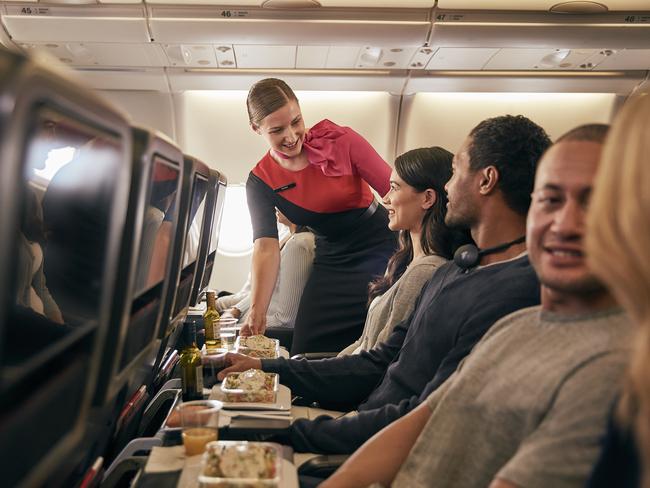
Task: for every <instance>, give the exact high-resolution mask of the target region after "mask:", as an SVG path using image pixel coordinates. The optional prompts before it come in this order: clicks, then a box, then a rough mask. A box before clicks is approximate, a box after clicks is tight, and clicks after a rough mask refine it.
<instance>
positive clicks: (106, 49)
mask: <svg viewBox="0 0 650 488" xmlns="http://www.w3.org/2000/svg"><path fill="white" fill-rule="evenodd" d="M21 47H23V48H25V49H28V50H38V51H46V52H47V53H48V54H50V55H52V56H54V57H56V58H58V59H59V60H60V61H61V62H62V63H64V64H69V65H72V66H128V67H133V66H144V67H163V66H167V65H168V61H167V57H166V56H165V53H164V51H163V49H162V47H160V46H158V45H156V44H126V43H101V42H97V43H94V42H48V43H32V44H21Z"/></svg>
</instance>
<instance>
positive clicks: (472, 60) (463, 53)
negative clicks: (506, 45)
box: [426, 47, 499, 70]
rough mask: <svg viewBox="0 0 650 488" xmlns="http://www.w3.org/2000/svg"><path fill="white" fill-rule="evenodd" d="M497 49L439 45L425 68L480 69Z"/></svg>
mask: <svg viewBox="0 0 650 488" xmlns="http://www.w3.org/2000/svg"><path fill="white" fill-rule="evenodd" d="M497 52H499V49H495V48H463V47H441V48H440V49H438V50H437V51H436V53H435V54H434V55H433V57H432V58H431V60H430V61H429V63H428V64H427V66H426V69H431V70H439V69H453V70H466V69H472V70H474V69H481V68H483V66H485V64H486V63H487V62H488V61H489V60H490V58H492V56H494V55H495V54H496V53H497Z"/></svg>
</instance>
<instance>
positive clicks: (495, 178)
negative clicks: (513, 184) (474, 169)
mask: <svg viewBox="0 0 650 488" xmlns="http://www.w3.org/2000/svg"><path fill="white" fill-rule="evenodd" d="M498 182H499V170H498V169H497V168H496V166H487V167H485V168H483V169H482V170H481V180H480V185H479V191H480V192H481V195H489V194H490V193H492V192H493V191H494V190H495V189H496V187H497V183H498Z"/></svg>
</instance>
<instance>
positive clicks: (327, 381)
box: [220, 115, 550, 453]
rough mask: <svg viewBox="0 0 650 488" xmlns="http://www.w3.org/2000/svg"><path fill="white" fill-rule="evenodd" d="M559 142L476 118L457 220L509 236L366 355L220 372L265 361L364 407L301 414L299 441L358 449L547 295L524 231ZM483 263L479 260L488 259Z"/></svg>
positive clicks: (433, 288) (454, 199)
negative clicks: (507, 319)
mask: <svg viewBox="0 0 650 488" xmlns="http://www.w3.org/2000/svg"><path fill="white" fill-rule="evenodd" d="M549 145H550V140H549V138H548V136H547V135H546V133H545V132H544V130H543V129H542V128H541V127H539V126H538V125H536V124H534V123H533V122H531V121H530V120H529V119H527V118H525V117H523V116H510V115H507V116H502V117H495V118H492V119H487V120H485V121H483V122H481V123H480V124H479V125H478V126H476V127H475V128H474V129H473V130H472V132H471V133H470V135H469V136H468V137H467V139H466V140H465V142H464V143H463V145H462V147H461V149H460V151H459V152H458V153H457V154H456V156H455V158H454V161H453V165H452V167H453V176H452V178H451V180H450V181H449V182H448V184H447V191H448V194H449V203H448V212H447V220H448V221H449V222H451V223H454V224H457V225H461V226H464V227H467V228H469V229H470V230H471V233H472V237H473V238H474V241H475V242H476V243H477V244H478V246H479V247H481V248H490V247H494V246H498V245H500V244H504V243H505V244H506V246H504V247H503V248H502V249H498V250H494V251H493V252H492V253H486V254H484V255H483V256H481V257H480V260H477V261H476V262H470V263H465V268H466V269H463V268H460V267H459V266H457V265H456V264H454V263H453V262H452V263H448V264H446V265H443V266H441V267H440V268H439V269H438V270H436V272H435V273H434V274H433V277H432V278H431V280H430V281H429V282H428V283H427V284H426V285H425V287H424V288H423V291H422V293H421V294H420V297H419V298H418V302H417V304H416V306H415V310H414V312H413V313H412V315H411V316H410V318H409V319H408V320H406V321H404V322H402V323H401V324H398V325H397V326H396V327H395V329H394V331H393V333H392V334H391V335H390V336H389V338H388V340H387V341H386V342H384V343H382V344H380V345H378V346H377V347H375V348H373V349H372V350H370V351H367V352H363V353H361V354H359V355H353V356H344V357H338V358H334V359H327V360H320V361H307V360H285V359H275V360H261V361H260V360H258V359H252V358H248V357H246V356H240V355H230V354H229V355H228V357H227V361H228V363H229V364H230V365H231V366H230V367H229V368H227V369H225V370H224V371H223V372H221V373H220V377H223V376H224V375H225V374H227V373H228V372H230V371H242V370H245V369H249V368H260V369H263V370H265V371H271V372H277V373H279V374H280V381H281V382H282V383H283V384H285V385H287V386H289V387H290V388H291V390H292V393H293V394H297V395H300V396H302V397H305V398H306V399H307V400H309V401H318V402H319V403H320V404H321V406H323V407H326V408H334V409H338V410H353V409H358V410H359V412H358V414H357V415H354V416H346V417H342V418H337V419H333V418H331V417H329V416H321V417H318V418H317V419H314V420H305V419H300V420H296V421H295V422H294V423H293V424H292V426H291V429H290V431H289V436H290V439H289V442H290V443H291V444H292V445H293V447H294V449H295V450H296V451H302V452H316V453H350V452H354V450H355V449H356V448H358V447H359V446H361V445H362V444H363V443H364V442H365V441H366V440H367V439H369V438H370V437H371V436H372V435H374V434H375V433H376V432H378V431H379V430H381V429H382V428H383V427H385V426H386V425H388V424H390V423H391V422H393V421H395V420H397V419H398V418H400V417H402V416H403V415H405V414H406V413H408V412H409V411H411V410H412V409H413V408H415V407H416V406H417V405H419V404H420V403H421V402H422V401H424V400H425V399H426V397H427V396H428V394H429V393H430V392H431V391H433V390H435V389H436V388H437V387H438V386H439V385H440V384H441V383H442V382H443V381H444V380H445V379H446V378H447V377H448V376H449V375H450V374H451V373H453V372H454V371H455V370H456V367H457V366H458V363H459V362H460V361H461V360H462V359H463V358H464V357H465V356H466V355H467V354H468V353H469V352H470V350H471V349H472V347H473V346H474V345H475V344H476V342H477V341H478V340H479V339H480V338H481V337H482V336H483V334H484V333H485V332H486V331H487V330H488V329H489V328H490V327H491V326H492V324H494V323H495V322H496V321H497V320H499V319H500V318H502V317H504V316H505V315H507V314H509V313H511V312H514V311H515V310H519V309H521V308H524V307H529V306H532V305H536V304H538V303H539V282H538V280H537V277H536V276H535V273H534V271H533V269H532V268H531V266H530V263H529V262H528V258H527V257H526V256H525V255H524V254H525V245H524V243H523V238H522V236H523V235H524V234H525V228H526V212H527V209H528V206H529V204H530V192H531V191H532V188H533V181H534V175H535V167H536V165H537V161H538V160H539V158H540V156H541V154H542V153H543V152H544V150H545V149H546V148H547V147H548V146H549ZM479 264H480V266H478V267H477V265H479Z"/></svg>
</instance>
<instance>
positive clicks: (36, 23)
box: [2, 3, 150, 43]
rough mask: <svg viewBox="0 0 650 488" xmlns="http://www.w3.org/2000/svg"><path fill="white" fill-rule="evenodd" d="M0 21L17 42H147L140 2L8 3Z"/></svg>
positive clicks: (4, 7) (4, 6)
mask: <svg viewBox="0 0 650 488" xmlns="http://www.w3.org/2000/svg"><path fill="white" fill-rule="evenodd" d="M2 12H3V15H2V23H3V24H4V26H5V28H6V29H7V32H8V33H9V35H10V36H11V37H12V39H13V40H14V41H18V42H51V41H54V42H56V41H60V42H70V41H72V42H73V41H87V42H127V43H134V42H149V41H150V39H149V32H148V30H147V19H146V17H145V11H144V8H143V7H142V6H132V7H126V6H110V5H83V6H60V5H43V6H34V5H31V4H30V5H29V6H26V4H24V3H23V4H20V3H11V4H6V5H3V7H2Z"/></svg>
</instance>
